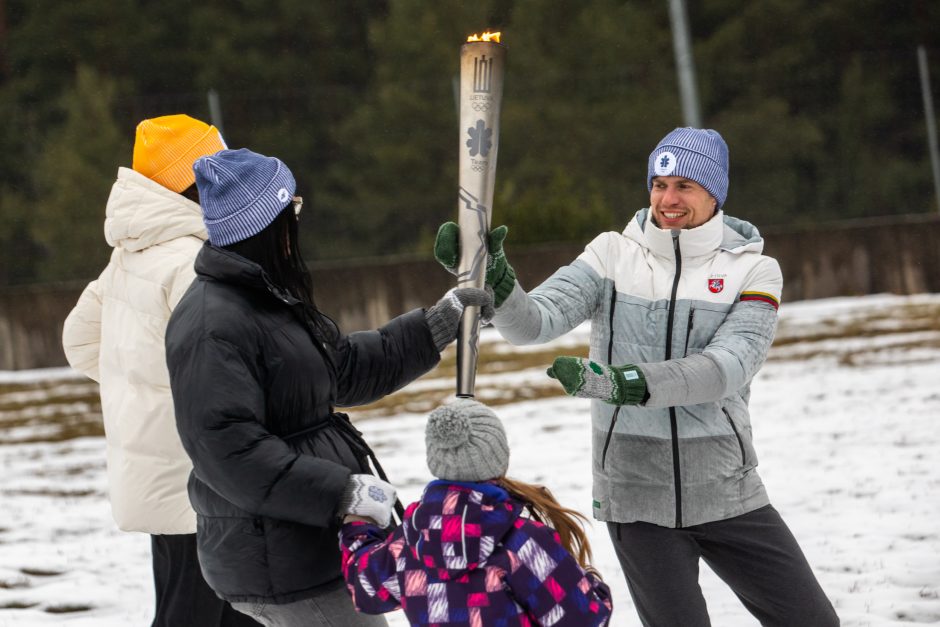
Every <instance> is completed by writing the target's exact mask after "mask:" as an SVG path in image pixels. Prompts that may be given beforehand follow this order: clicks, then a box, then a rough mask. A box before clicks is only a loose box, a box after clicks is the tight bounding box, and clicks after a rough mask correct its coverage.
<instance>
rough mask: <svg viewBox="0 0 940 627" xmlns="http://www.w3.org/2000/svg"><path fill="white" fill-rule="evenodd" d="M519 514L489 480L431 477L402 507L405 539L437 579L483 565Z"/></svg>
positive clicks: (514, 503) (519, 509)
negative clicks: (417, 497) (435, 572)
mask: <svg viewBox="0 0 940 627" xmlns="http://www.w3.org/2000/svg"><path fill="white" fill-rule="evenodd" d="M521 513H522V503H520V502H519V501H517V500H515V499H513V498H512V497H510V496H509V494H508V493H507V492H506V490H504V489H503V488H501V487H499V486H497V485H495V484H492V483H462V482H453V481H433V482H431V483H429V484H428V486H427V488H425V491H424V494H423V495H422V497H421V500H420V501H419V502H417V503H412V504H411V505H410V506H409V507H408V510H407V511H406V512H405V521H404V537H405V542H406V543H407V544H408V545H409V546H410V547H411V549H412V550H413V551H414V553H415V555H416V556H417V558H418V559H419V560H421V562H422V563H423V564H424V565H425V566H427V567H428V568H436V569H439V571H440V574H441V579H456V578H459V577H460V576H462V575H463V574H464V573H467V572H469V571H472V570H474V569H476V568H480V567H481V566H484V565H485V564H486V562H487V560H488V559H489V558H490V556H491V555H492V554H493V551H494V550H495V549H496V546H497V545H498V544H499V542H500V540H501V539H502V538H503V537H504V536H505V535H506V534H507V533H509V531H510V530H511V529H512V528H513V527H514V525H515V523H516V520H517V519H518V518H519V516H520V515H521ZM445 574H446V577H445V576H444V575H445Z"/></svg>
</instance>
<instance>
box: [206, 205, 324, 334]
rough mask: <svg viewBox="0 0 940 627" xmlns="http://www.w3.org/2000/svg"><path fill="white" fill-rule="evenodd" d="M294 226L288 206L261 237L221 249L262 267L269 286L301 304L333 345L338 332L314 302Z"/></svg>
mask: <svg viewBox="0 0 940 627" xmlns="http://www.w3.org/2000/svg"><path fill="white" fill-rule="evenodd" d="M297 222H298V217H297V216H296V215H295V214H294V210H293V207H292V206H291V205H290V204H288V205H287V207H285V208H284V209H283V210H282V211H281V213H279V214H278V215H277V217H276V218H274V221H273V222H271V224H269V225H268V226H267V227H265V228H264V229H262V231H261V232H260V233H258V234H256V235H253V236H252V237H249V238H248V239H244V240H242V241H240V242H235V243H234V244H229V245H228V246H224V248H225V249H226V250H230V251H232V252H233V253H235V254H237V255H241V256H242V257H244V258H246V259H249V260H251V261H254V262H255V263H257V264H258V265H259V266H261V269H262V270H264V272H265V274H267V275H268V279H270V280H271V282H272V283H274V284H275V285H277V286H278V287H280V288H281V289H283V290H286V291H287V292H288V293H289V294H290V295H291V296H293V297H294V298H296V299H297V300H299V301H300V302H301V303H303V305H304V309H305V311H306V314H307V316H308V318H309V320H310V322H312V323H313V325H314V327H315V329H316V331H317V332H318V333H319V334H320V336H321V339H322V340H323V341H325V342H328V343H333V342H334V341H335V339H336V338H337V336H338V335H339V329H338V328H337V326H336V323H335V322H333V320H331V319H330V318H329V317H328V316H326V315H324V314H323V313H322V312H321V311H320V310H319V308H318V307H317V304H316V301H315V300H314V297H313V278H312V277H311V276H310V270H309V269H308V268H307V264H306V262H304V258H303V255H302V254H301V252H300V240H299V237H298V230H297Z"/></svg>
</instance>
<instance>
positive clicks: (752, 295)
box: [741, 292, 780, 309]
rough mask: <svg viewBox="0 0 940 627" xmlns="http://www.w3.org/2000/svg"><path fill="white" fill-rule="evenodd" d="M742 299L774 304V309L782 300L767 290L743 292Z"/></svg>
mask: <svg viewBox="0 0 940 627" xmlns="http://www.w3.org/2000/svg"><path fill="white" fill-rule="evenodd" d="M741 300H759V301H763V302H765V303H768V304H770V305H773V307H774V309H777V308H779V307H780V300H779V299H778V298H777V297H776V296H774V295H773V294H768V293H767V292H741Z"/></svg>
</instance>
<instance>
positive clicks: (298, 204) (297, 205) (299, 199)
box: [291, 196, 304, 216]
mask: <svg viewBox="0 0 940 627" xmlns="http://www.w3.org/2000/svg"><path fill="white" fill-rule="evenodd" d="M291 203H292V204H293V205H294V215H295V216H299V215H300V210H301V209H303V208H304V197H303V196H294V197H293V198H291Z"/></svg>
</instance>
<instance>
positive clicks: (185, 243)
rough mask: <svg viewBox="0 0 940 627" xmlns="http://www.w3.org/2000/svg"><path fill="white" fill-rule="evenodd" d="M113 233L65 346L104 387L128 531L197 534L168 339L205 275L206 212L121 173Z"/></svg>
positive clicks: (112, 472)
mask: <svg viewBox="0 0 940 627" xmlns="http://www.w3.org/2000/svg"><path fill="white" fill-rule="evenodd" d="M104 231H105V238H106V239H107V242H108V244H109V245H111V246H112V247H113V248H114V251H113V253H112V254H111V261H110V263H109V264H108V266H107V267H106V268H105V269H104V271H103V272H102V273H101V276H99V277H98V279H97V280H96V281H93V282H91V283H90V284H89V285H88V287H86V288H85V291H84V292H82V295H81V297H80V298H79V300H78V303H77V304H76V305H75V308H74V309H73V310H72V312H71V313H70V314H69V316H68V318H67V319H66V321H65V327H64V330H63V333H62V344H63V347H64V349H65V355H66V357H67V358H68V361H69V363H70V364H71V365H72V367H73V368H75V369H76V370H78V371H79V372H81V373H83V374H85V375H87V376H88V377H90V378H92V379H94V380H95V381H97V382H98V383H99V384H100V391H101V411H102V414H103V416H104V429H105V436H106V440H107V464H108V486H109V492H110V499H111V509H112V512H113V515H114V520H115V522H116V523H117V525H118V527H120V528H121V529H122V530H124V531H142V532H146V533H150V534H183V533H195V531H196V515H195V513H194V512H193V509H192V507H191V506H190V503H189V496H188V494H187V491H186V482H187V480H188V477H189V473H190V470H191V469H192V464H191V463H190V461H189V457H188V456H187V455H186V452H185V451H184V450H183V446H182V444H181V443H180V438H179V435H178V432H177V430H176V420H175V418H174V413H173V399H172V397H171V395H170V383H169V375H168V373H167V367H166V359H165V352H164V334H165V332H166V325H167V321H168V320H169V318H170V312H171V311H172V310H173V308H174V307H175V306H176V303H177V302H179V299H180V298H181V297H182V295H183V293H184V292H185V291H186V289H187V288H188V287H189V284H190V283H191V282H192V280H193V278H194V276H195V273H194V270H193V260H194V259H195V257H196V253H197V252H198V251H199V249H200V247H201V246H202V243H203V241H204V240H205V239H206V232H205V227H204V225H203V222H202V211H201V209H200V208H199V205H197V204H196V203H194V202H191V201H189V200H188V199H186V198H184V197H183V196H181V195H179V194H176V193H174V192H172V191H170V190H168V189H166V188H165V187H163V186H161V185H159V184H157V183H155V182H153V181H151V180H150V179H148V178H146V177H144V176H142V175H141V174H138V173H137V172H135V171H134V170H131V169H128V168H120V169H119V170H118V177H117V180H116V181H115V183H114V186H113V187H112V189H111V196H110V197H109V199H108V205H107V217H106V219H105V223H104Z"/></svg>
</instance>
